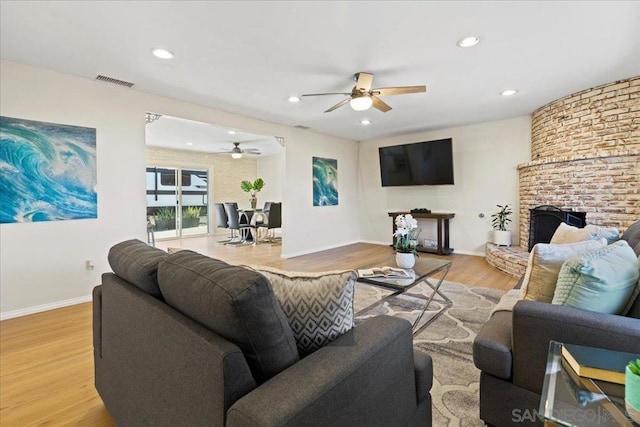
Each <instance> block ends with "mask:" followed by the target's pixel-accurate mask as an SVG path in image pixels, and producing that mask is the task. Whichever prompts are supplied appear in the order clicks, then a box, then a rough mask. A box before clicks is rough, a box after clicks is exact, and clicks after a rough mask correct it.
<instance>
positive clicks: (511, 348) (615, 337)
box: [473, 221, 640, 427]
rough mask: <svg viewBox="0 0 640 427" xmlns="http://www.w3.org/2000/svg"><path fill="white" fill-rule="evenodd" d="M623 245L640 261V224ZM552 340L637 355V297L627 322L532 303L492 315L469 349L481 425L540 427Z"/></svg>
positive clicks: (639, 310)
mask: <svg viewBox="0 0 640 427" xmlns="http://www.w3.org/2000/svg"><path fill="white" fill-rule="evenodd" d="M622 239H624V240H626V241H627V242H628V243H629V246H631V248H633V249H634V250H635V252H636V255H640V221H638V222H636V223H634V224H633V225H632V226H631V227H629V229H627V231H626V232H625V233H624V235H623V236H622ZM552 340H553V341H558V342H564V343H573V344H578V345H585V346H590V347H600V348H606V349H611V350H618V351H626V352H631V353H640V297H638V298H636V301H635V303H634V305H633V306H632V308H631V311H630V312H629V314H628V315H627V316H626V317H625V316H618V315H610V314H600V313H593V312H589V311H584V310H580V309H576V308H573V307H565V306H559V305H552V304H548V303H543V302H536V301H519V302H518V303H517V304H516V305H515V307H514V309H513V312H506V311H499V312H496V313H494V314H493V316H491V318H490V319H489V320H488V321H487V323H486V324H485V325H484V326H483V327H482V329H481V330H480V331H479V332H478V335H477V337H476V338H475V340H474V343H473V360H474V363H475V365H476V367H477V368H478V369H480V370H481V371H482V372H481V374H480V418H481V419H482V420H483V421H484V422H485V423H487V424H488V425H493V426H498V427H502V426H509V425H520V426H521V425H523V423H526V424H527V425H542V422H540V419H539V417H537V415H536V414H537V413H538V409H539V405H540V395H541V391H542V384H543V380H544V372H545V369H546V362H547V351H548V348H549V342H550V341H552Z"/></svg>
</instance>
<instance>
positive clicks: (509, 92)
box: [500, 89, 518, 96]
mask: <svg viewBox="0 0 640 427" xmlns="http://www.w3.org/2000/svg"><path fill="white" fill-rule="evenodd" d="M516 92H518V91H517V90H515V89H507V90H505V91H503V92H500V95H502V96H511V95H515V94H516Z"/></svg>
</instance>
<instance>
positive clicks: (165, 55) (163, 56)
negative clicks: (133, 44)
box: [151, 48, 173, 59]
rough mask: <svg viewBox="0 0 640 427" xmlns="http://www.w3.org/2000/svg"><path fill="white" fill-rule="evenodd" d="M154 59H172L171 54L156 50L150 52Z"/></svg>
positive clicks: (165, 50) (163, 50) (164, 50)
mask: <svg viewBox="0 0 640 427" xmlns="http://www.w3.org/2000/svg"><path fill="white" fill-rule="evenodd" d="M151 53H153V54H154V55H155V56H156V57H158V58H161V59H171V58H173V53H171V52H169V51H168V50H167V49H162V48H157V49H153V50H152V51H151Z"/></svg>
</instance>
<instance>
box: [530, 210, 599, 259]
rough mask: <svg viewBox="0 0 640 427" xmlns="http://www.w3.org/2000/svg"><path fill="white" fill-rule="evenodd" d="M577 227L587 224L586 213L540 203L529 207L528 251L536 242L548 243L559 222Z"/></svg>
mask: <svg viewBox="0 0 640 427" xmlns="http://www.w3.org/2000/svg"><path fill="white" fill-rule="evenodd" d="M562 222H564V223H566V224H568V225H572V226H574V227H578V228H584V226H585V225H587V213H586V212H575V211H569V210H564V209H562V208H558V207H556V206H551V205H542V206H536V207H535V208H533V209H529V252H531V248H533V245H535V244H536V243H549V242H550V241H551V237H553V233H555V232H556V229H557V228H558V226H559V225H560V223H562Z"/></svg>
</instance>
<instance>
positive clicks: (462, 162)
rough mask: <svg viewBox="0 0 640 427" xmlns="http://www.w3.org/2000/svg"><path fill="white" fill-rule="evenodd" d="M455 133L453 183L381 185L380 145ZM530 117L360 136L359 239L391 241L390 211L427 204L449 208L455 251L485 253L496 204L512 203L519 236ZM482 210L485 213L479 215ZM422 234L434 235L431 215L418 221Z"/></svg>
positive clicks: (435, 209) (436, 208)
mask: <svg viewBox="0 0 640 427" xmlns="http://www.w3.org/2000/svg"><path fill="white" fill-rule="evenodd" d="M449 137H451V138H453V164H454V166H453V167H454V181H455V184H454V185H440V186H415V187H385V188H383V187H382V184H381V181H380V163H379V158H378V147H382V146H390V145H398V144H406V143H412V142H420V141H431V140H435V139H442V138H449ZM530 146H531V123H530V118H529V117H520V118H515V119H510V120H501V121H496V122H490V123H481V124H477V125H471V126H464V127H457V128H450V129H442V130H437V131H430V132H424V133H419V134H414V135H404V136H399V137H394V138H387V139H380V140H373V141H366V142H362V143H361V146H360V167H359V168H360V177H359V178H360V184H359V186H360V197H361V207H360V216H359V218H361V219H362V227H361V235H360V237H361V239H362V240H363V241H369V242H377V243H386V244H390V243H391V241H392V237H391V218H390V217H389V216H388V215H387V213H388V212H392V211H409V210H411V209H413V208H427V209H431V211H433V212H453V213H455V215H456V216H455V218H454V219H452V220H451V221H450V230H451V247H453V248H454V249H455V252H457V253H464V254H473V255H484V249H485V243H486V242H487V241H488V240H489V238H490V230H491V225H490V218H489V217H490V215H491V214H492V213H494V212H495V211H496V206H495V205H496V204H500V205H503V204H505V203H509V204H511V205H513V206H514V208H515V209H514V211H515V216H514V223H513V224H512V226H511V230H512V231H513V233H514V238H513V241H514V242H516V243H517V242H518V236H517V231H518V217H517V215H518V212H517V206H518V173H517V170H516V166H517V165H518V164H519V163H524V162H527V161H529V158H530ZM480 213H484V215H485V217H484V218H479V217H478V215H479V214H480ZM420 226H421V227H422V229H423V231H422V234H421V235H420V238H421V239H422V238H425V237H427V238H431V239H435V237H436V227H435V220H424V221H420Z"/></svg>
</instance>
